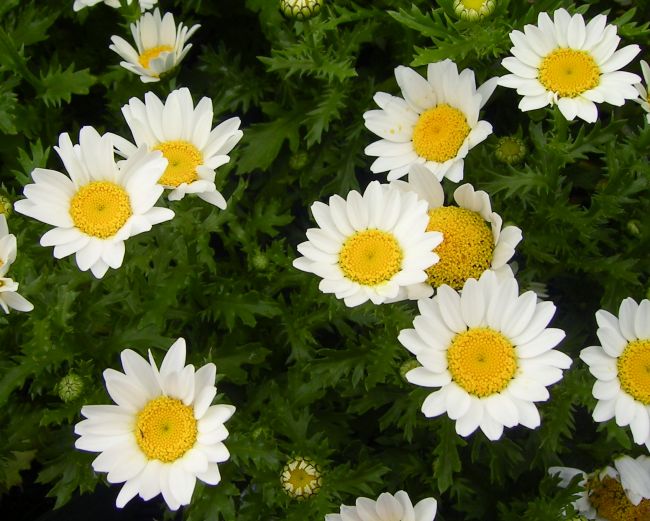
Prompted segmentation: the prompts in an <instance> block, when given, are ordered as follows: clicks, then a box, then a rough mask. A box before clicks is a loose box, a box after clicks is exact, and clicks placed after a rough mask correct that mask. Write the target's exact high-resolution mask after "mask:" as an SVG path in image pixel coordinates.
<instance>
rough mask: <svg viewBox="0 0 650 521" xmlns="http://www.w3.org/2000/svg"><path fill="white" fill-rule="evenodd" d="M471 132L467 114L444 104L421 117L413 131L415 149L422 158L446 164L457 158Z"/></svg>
mask: <svg viewBox="0 0 650 521" xmlns="http://www.w3.org/2000/svg"><path fill="white" fill-rule="evenodd" d="M469 132H470V128H469V125H468V124H467V119H466V118H465V114H463V113H462V112H461V111H460V110H458V109H455V108H454V107H450V106H449V105H447V104H444V103H443V104H441V105H438V106H437V107H434V108H432V109H429V110H427V111H425V112H423V113H422V114H421V115H420V119H418V121H417V123H416V124H415V128H414V129H413V148H414V149H415V152H416V153H417V154H418V155H419V156H420V157H423V158H425V159H427V160H429V161H436V162H438V163H444V162H445V161H448V160H449V159H452V158H454V157H456V155H457V154H458V149H459V148H460V147H461V145H462V144H463V141H465V138H466V137H467V136H468V135H469Z"/></svg>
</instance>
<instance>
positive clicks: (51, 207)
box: [14, 127, 174, 278]
mask: <svg viewBox="0 0 650 521" xmlns="http://www.w3.org/2000/svg"><path fill="white" fill-rule="evenodd" d="M54 149H55V150H56V152H57V154H59V157H60V158H61V161H62V162H63V164H64V166H65V168H66V170H67V172H68V175H69V176H70V177H67V176H65V175H63V174H62V173H60V172H57V171H56V170H47V169H44V168H36V169H34V171H33V172H32V178H33V179H34V184H29V185H27V186H26V187H25V190H24V195H25V197H27V199H23V200H21V201H17V202H16V203H15V204H14V208H15V209H16V211H17V212H20V213H22V214H24V215H27V216H29V217H33V218H34V219H37V220H39V221H41V222H44V223H46V224H50V225H52V226H54V227H55V228H53V229H52V230H50V231H48V232H46V233H45V234H44V235H43V237H41V246H54V256H55V257H56V258H57V259H61V258H63V257H67V256H68V255H72V254H73V253H75V254H76V260H77V265H78V266H79V269H80V270H81V271H86V270H88V269H90V271H92V273H93V275H94V276H95V277H97V278H101V277H103V276H104V275H105V274H106V271H107V270H108V268H109V267H110V268H113V269H117V268H119V267H120V266H121V265H122V260H123V259H124V241H125V240H127V239H128V238H129V237H132V236H133V235H137V234H139V233H142V232H147V231H149V230H151V227H152V226H153V225H154V224H158V223H161V222H164V221H168V220H170V219H171V218H173V217H174V212H172V211H171V210H169V209H167V208H159V207H156V206H154V204H156V201H157V200H158V198H159V197H160V194H161V193H162V191H163V188H162V186H159V185H158V184H157V183H156V182H157V181H158V179H159V178H160V176H161V175H162V173H163V172H164V171H165V168H166V166H167V160H166V159H165V158H163V157H162V154H161V153H160V152H152V153H150V152H148V151H147V150H146V149H145V148H141V149H140V150H138V152H137V153H135V154H133V155H132V156H131V157H129V159H127V160H126V161H120V162H119V163H117V164H116V163H115V158H114V154H113V140H112V139H111V136H109V135H103V136H100V135H99V134H98V133H97V131H96V130H95V129H94V128H92V127H83V128H82V129H81V131H80V132H79V144H78V145H73V144H72V142H71V141H70V136H68V134H67V133H63V134H61V135H60V136H59V146H58V147H54Z"/></svg>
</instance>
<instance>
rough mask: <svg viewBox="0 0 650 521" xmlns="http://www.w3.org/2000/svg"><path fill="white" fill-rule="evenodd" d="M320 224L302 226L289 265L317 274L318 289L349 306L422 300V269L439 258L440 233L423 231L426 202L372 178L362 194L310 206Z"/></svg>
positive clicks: (426, 291) (425, 290)
mask: <svg viewBox="0 0 650 521" xmlns="http://www.w3.org/2000/svg"><path fill="white" fill-rule="evenodd" d="M311 211H312V214H313V215H314V219H316V222H317V223H318V225H319V226H320V228H310V229H309V230H307V239H309V240H308V241H306V242H303V243H301V244H299V245H298V251H299V252H300V253H301V254H302V255H304V257H300V258H298V259H296V260H294V261H293V265H294V267H296V268H298V269H299V270H302V271H307V272H309V273H314V274H316V275H318V276H319V277H322V279H323V280H322V281H321V282H320V286H319V288H320V290H321V291H322V292H323V293H334V294H335V295H336V297H337V298H342V299H343V300H344V301H345V303H346V305H348V306H358V305H359V304H362V303H364V302H366V301H367V300H371V301H372V302H373V303H374V304H382V303H384V302H388V301H395V300H402V299H405V298H423V297H424V296H427V295H430V294H431V293H432V289H431V287H430V286H428V285H427V284H425V283H424V281H425V280H426V278H427V274H426V272H425V270H426V269H427V268H428V267H429V266H431V265H432V264H434V263H436V262H437V261H438V256H437V255H436V254H435V253H433V251H432V250H433V249H434V248H435V247H436V246H437V245H438V244H440V241H441V240H442V235H441V234H440V233H436V232H427V231H426V227H427V222H428V216H427V205H426V201H424V200H420V201H418V197H417V195H416V194H415V193H411V192H402V191H401V190H398V189H396V188H391V187H389V186H388V185H381V184H379V183H378V182H377V181H373V182H372V183H370V184H369V185H368V187H367V188H366V191H365V192H364V194H363V196H362V195H361V194H359V192H357V191H356V190H353V191H351V192H350V193H349V194H348V196H347V199H343V198H342V197H340V196H338V195H334V196H332V197H330V200H329V205H326V204H324V203H321V202H315V203H314V204H313V205H312V207H311Z"/></svg>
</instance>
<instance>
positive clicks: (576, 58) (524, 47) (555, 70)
mask: <svg viewBox="0 0 650 521" xmlns="http://www.w3.org/2000/svg"><path fill="white" fill-rule="evenodd" d="M606 22H607V18H606V17H605V15H598V16H596V17H595V18H593V19H592V20H591V21H590V22H589V23H588V24H586V25H585V21H584V18H583V17H582V15H580V14H575V15H573V16H571V15H570V14H569V13H568V12H567V11H566V10H565V9H558V10H557V11H555V13H553V20H551V18H550V17H549V15H548V14H547V13H540V14H539V16H538V18H537V25H530V24H529V25H526V26H525V27H524V32H523V33H522V32H521V31H513V32H511V33H510V39H511V40H512V43H513V44H514V47H513V48H512V49H511V50H510V52H511V53H512V54H513V56H508V57H507V58H504V59H503V61H502V62H501V63H502V65H503V66H504V67H505V68H506V69H508V70H509V71H510V72H511V73H512V74H507V75H505V76H503V77H501V79H500V80H499V85H502V86H504V87H509V88H512V89H517V93H518V94H520V95H522V96H523V98H522V99H521V101H520V102H519V108H520V109H521V110H522V111H527V110H534V109H539V108H542V107H545V106H547V105H557V106H558V108H559V109H560V112H562V114H563V115H564V117H565V118H566V119H568V120H572V119H574V118H576V117H578V118H580V119H583V120H585V121H587V122H589V123H594V122H595V121H596V120H597V119H598V109H597V108H596V103H605V102H606V103H610V104H612V105H617V106H621V105H623V104H624V103H625V100H626V99H634V98H636V97H637V96H638V95H639V94H638V92H637V91H636V89H635V88H634V84H635V83H638V82H639V81H640V78H639V77H638V76H637V75H636V74H631V73H629V72H623V71H620V70H619V69H620V68H621V67H624V66H625V65H627V64H628V63H630V61H632V59H633V58H634V57H635V56H636V55H637V54H638V53H639V51H640V49H639V46H638V45H628V46H627V47H623V48H622V49H619V50H616V47H617V46H618V44H619V42H620V41H621V39H620V38H619V37H618V36H617V35H616V31H617V29H616V26H615V25H606Z"/></svg>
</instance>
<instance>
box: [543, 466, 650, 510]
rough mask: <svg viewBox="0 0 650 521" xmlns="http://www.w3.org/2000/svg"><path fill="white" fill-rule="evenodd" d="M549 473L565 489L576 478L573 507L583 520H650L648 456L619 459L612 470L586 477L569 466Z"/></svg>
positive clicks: (553, 469) (649, 468) (606, 469)
mask: <svg viewBox="0 0 650 521" xmlns="http://www.w3.org/2000/svg"><path fill="white" fill-rule="evenodd" d="M548 472H549V474H551V475H553V476H558V477H559V478H560V486H561V487H564V488H566V487H568V486H569V484H570V483H571V482H572V481H573V480H574V479H575V478H576V476H579V477H580V481H579V482H578V485H579V486H580V487H582V492H581V493H580V495H579V497H578V499H576V500H575V501H574V502H573V507H574V508H575V509H576V510H577V511H578V512H579V513H580V514H581V515H583V516H585V517H586V518H587V519H595V520H597V521H628V520H629V521H641V520H644V519H650V457H648V456H639V457H638V458H636V459H634V458H631V457H630V456H621V457H620V458H617V459H616V460H614V467H613V468H612V467H609V466H608V467H605V468H604V469H602V470H598V471H596V472H592V473H591V474H587V473H586V472H583V471H582V470H579V469H575V468H571V467H550V468H549V469H548Z"/></svg>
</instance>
